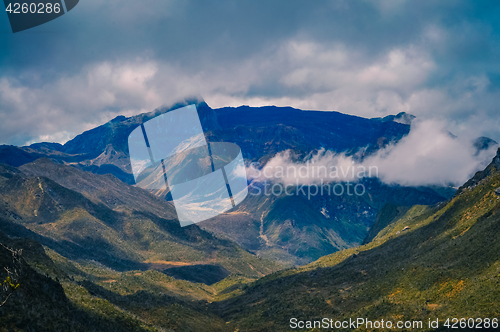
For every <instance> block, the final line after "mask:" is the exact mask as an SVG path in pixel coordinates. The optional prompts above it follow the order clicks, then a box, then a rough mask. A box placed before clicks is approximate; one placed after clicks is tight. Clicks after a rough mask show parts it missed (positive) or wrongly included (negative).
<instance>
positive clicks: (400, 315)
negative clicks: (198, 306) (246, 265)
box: [214, 157, 500, 331]
mask: <svg viewBox="0 0 500 332" xmlns="http://www.w3.org/2000/svg"><path fill="white" fill-rule="evenodd" d="M497 159H498V157H497ZM493 164H494V163H493ZM493 164H492V165H493ZM481 178H482V179H481ZM499 186H500V173H499V171H498V166H491V165H490V167H489V170H488V172H487V174H485V175H484V176H483V177H479V179H478V181H476V182H475V183H474V185H468V186H467V187H465V188H463V189H462V190H460V191H459V192H460V193H461V194H460V195H458V196H457V197H455V198H453V199H452V200H451V201H450V202H448V203H447V204H442V205H441V206H435V207H432V208H430V207H425V206H415V207H413V208H411V209H410V210H408V212H407V213H406V214H404V216H402V217H401V218H400V219H399V220H398V221H396V222H394V223H392V224H390V225H388V226H387V227H386V228H385V229H383V230H382V231H381V232H380V233H379V234H378V235H377V236H376V237H375V238H374V240H373V241H372V242H370V243H368V244H366V245H363V246H360V247H356V248H351V249H347V250H343V251H340V252H337V253H335V254H332V255H329V256H325V257H323V258H321V259H319V260H318V261H316V262H314V263H312V264H310V265H307V266H305V267H302V268H299V269H290V270H286V271H280V272H277V273H274V274H272V275H269V276H267V277H264V278H262V279H260V280H258V281H257V282H255V283H253V284H251V285H249V286H247V287H246V288H244V290H243V293H242V294H241V295H239V296H236V297H234V298H230V299H227V300H225V301H222V302H219V303H217V304H214V306H215V307H216V308H217V310H218V311H219V313H220V315H221V316H222V317H223V318H224V319H225V320H227V321H231V324H232V325H233V326H235V327H238V328H240V329H241V330H242V331H286V330H288V326H289V319H290V318H291V317H296V318H298V319H303V320H312V319H320V318H322V317H329V318H333V319H344V318H349V317H351V318H356V317H368V318H369V319H372V320H376V319H385V320H387V319H389V320H393V321H396V320H399V319H404V320H410V319H417V320H424V321H427V319H428V318H438V317H439V318H444V317H459V318H460V317H499V316H500V309H499V308H500V240H498V238H499V236H500V214H499V209H500V200H499V196H496V195H495V193H494V190H495V189H496V188H498V187H499ZM405 227H410V229H407V230H406V231H403V229H404V228H405Z"/></svg>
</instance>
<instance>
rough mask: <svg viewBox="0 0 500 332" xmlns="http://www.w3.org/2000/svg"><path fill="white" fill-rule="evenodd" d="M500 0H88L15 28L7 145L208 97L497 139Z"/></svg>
mask: <svg viewBox="0 0 500 332" xmlns="http://www.w3.org/2000/svg"><path fill="white" fill-rule="evenodd" d="M499 18H500V3H498V2H496V1H489V2H486V1H467V2H466V1H463V2H461V1H435V0H432V1H421V0H418V1H412V2H409V1H389V0H385V1H354V0H346V1H291V0H286V1H256V0H252V1H201V0H200V1H189V0H179V1H170V0H141V1H139V0H134V1H131V0H82V1H80V3H79V4H78V5H77V7H75V9H73V10H72V11H71V12H69V13H68V14H66V15H63V16H62V17H60V18H58V19H56V20H54V21H52V22H49V23H47V24H44V25H41V26H39V27H35V28H33V29H30V30H26V31H24V32H19V33H16V34H13V33H12V32H11V30H10V26H9V24H8V19H7V15H6V13H4V14H0V143H4V144H16V145H22V144H25V143H26V142H31V141H57V142H64V141H65V140H67V139H69V138H72V137H74V136H75V135H76V134H78V133H80V132H82V131H84V130H86V129H90V128H92V127H95V126H96V125H99V124H102V123H104V122H106V121H108V120H110V119H111V118H113V117H115V116H116V115H119V114H124V115H133V114H137V113H141V112H146V111H151V110H153V109H154V108H157V107H159V106H161V105H164V104H171V103H174V102H175V101H176V100H178V99H180V98H184V97H186V96H189V95H201V96H202V97H203V98H204V99H205V100H206V101H207V103H208V104H209V105H210V106H211V107H214V108H215V107H222V106H238V105H242V104H246V105H251V106H261V105H279V106H293V107H297V108H301V109H315V110H325V111H327V110H338V111H340V112H343V113H349V114H355V115H359V116H364V117H377V116H384V115H388V114H396V113H398V112H401V111H405V112H409V113H412V114H414V115H416V116H417V117H418V118H420V119H422V120H429V119H434V120H436V121H440V123H443V122H444V123H446V126H447V129H448V130H450V131H452V132H453V133H454V134H456V135H465V136H470V137H475V136H476V137H477V136H480V135H486V136H489V137H491V138H493V139H496V140H497V141H500V134H499V133H498V128H499V127H500V112H499V105H500V93H499V92H500V64H499V59H500V40H499V32H500V26H499V25H500V19H499Z"/></svg>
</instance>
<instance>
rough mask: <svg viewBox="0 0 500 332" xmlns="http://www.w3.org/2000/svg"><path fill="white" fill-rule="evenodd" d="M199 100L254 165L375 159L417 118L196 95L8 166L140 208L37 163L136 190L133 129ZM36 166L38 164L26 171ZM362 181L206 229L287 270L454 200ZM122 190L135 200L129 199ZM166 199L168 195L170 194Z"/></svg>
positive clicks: (246, 206)
mask: <svg viewBox="0 0 500 332" xmlns="http://www.w3.org/2000/svg"><path fill="white" fill-rule="evenodd" d="M191 103H195V104H196V105H197V109H198V115H199V117H200V119H201V123H202V126H203V128H204V131H205V136H206V138H207V140H208V141H209V142H218V141H228V142H234V143H236V144H238V145H239V146H240V147H241V149H242V153H243V156H244V158H245V160H246V163H247V164H249V163H250V162H260V163H262V164H264V163H265V162H267V161H268V160H269V159H271V158H272V157H274V156H275V155H276V153H279V152H283V151H287V150H292V151H293V152H294V153H295V154H296V155H297V156H305V155H307V154H309V153H311V152H314V151H318V150H320V149H325V150H328V151H333V152H339V153H345V154H347V155H356V156H358V157H359V156H363V155H369V154H370V153H374V152H376V151H377V150H378V149H380V148H382V147H384V146H386V145H387V144H389V143H391V142H392V143H395V142H397V141H398V140H400V139H401V138H402V137H404V136H405V135H406V134H408V132H409V130H410V126H409V125H408V124H404V123H401V122H402V121H400V119H402V118H408V117H410V116H409V115H404V114H403V115H402V114H398V116H396V117H394V118H387V117H386V118H384V119H383V121H382V120H380V119H365V118H361V117H356V116H351V115H346V114H342V113H339V112H319V111H303V110H299V109H294V108H291V107H274V106H266V107H249V106H241V107H236V108H233V107H225V108H220V109H212V108H210V107H209V106H208V105H207V104H206V103H205V102H204V101H203V100H201V99H191V100H186V101H183V102H180V103H177V104H175V105H173V106H171V107H162V108H159V109H157V110H155V111H153V112H149V113H144V114H140V115H137V116H133V117H124V116H119V117H116V118H115V119H113V120H111V121H109V122H108V123H106V124H104V125H101V126H99V127H96V128H94V129H92V130H89V131H86V132H84V133H82V134H80V135H78V136H76V137H75V138H74V139H72V140H70V141H68V142H67V143H66V144H64V145H60V144H55V143H36V144H33V145H31V146H29V147H13V146H0V162H3V163H7V164H9V165H11V166H16V167H18V166H19V167H21V168H20V169H21V170H22V171H23V172H26V173H27V174H31V175H32V176H43V177H47V178H49V179H51V180H52V181H55V182H56V183H58V184H60V185H62V186H63V187H66V188H68V189H71V190H73V191H76V192H78V193H81V194H83V195H84V196H85V197H86V198H87V199H89V200H90V201H91V202H92V203H94V204H97V206H102V205H104V206H106V207H107V208H109V209H115V205H120V206H121V208H124V209H126V206H132V207H133V208H134V209H139V210H141V209H142V208H140V207H138V205H139V204H138V203H137V202H136V201H135V200H134V199H133V198H134V195H135V191H133V190H132V189H130V188H128V187H120V188H117V187H116V183H107V184H105V183H102V185H105V186H108V184H109V185H110V186H108V187H109V188H110V189H109V190H108V191H106V194H105V195H109V194H110V191H114V193H113V197H112V198H106V197H101V198H99V197H98V196H99V195H101V194H99V193H97V192H96V189H91V188H90V187H91V186H92V185H91V184H90V183H92V181H94V180H92V181H89V180H82V181H74V180H72V179H71V175H69V174H67V175H66V176H64V177H62V178H61V179H59V177H58V176H57V174H58V172H59V171H60V170H56V169H54V170H49V171H45V170H44V167H43V165H38V164H37V163H36V161H38V160H41V159H43V158H48V159H50V160H51V161H52V162H53V163H55V164H61V165H70V166H73V168H77V169H79V170H82V171H86V172H87V173H94V174H101V175H102V174H111V175H113V176H115V177H116V178H118V179H120V180H121V181H122V182H124V183H127V184H133V183H134V178H133V175H132V174H131V166H130V160H129V155H128V147H127V137H128V135H129V134H130V132H132V130H134V129H135V128H136V127H137V126H139V125H140V124H141V123H143V122H145V121H147V120H149V119H151V118H153V117H155V116H157V115H159V114H163V113H165V112H168V111H169V110H172V109H175V108H179V107H182V106H185V105H188V104H191ZM30 163H31V164H32V166H30V167H29V166H26V165H27V164H30ZM65 172H66V171H65ZM65 174H66V173H65ZM89 176H90V175H89ZM64 179H66V180H64ZM101 181H102V180H101ZM363 181H364V184H365V185H366V186H367V188H368V190H367V193H366V194H365V195H363V196H362V197H357V196H354V197H352V196H349V195H347V194H345V195H342V196H335V195H329V196H328V197H327V196H319V195H318V196H316V197H313V198H311V199H309V197H307V199H305V197H304V196H303V195H295V196H294V197H284V196H279V197H274V196H273V197H271V198H269V197H268V196H266V195H260V197H259V196H256V197H248V198H247V199H246V200H245V201H244V202H243V203H242V204H241V205H239V206H238V207H237V208H236V209H235V210H234V211H230V212H229V213H227V214H224V215H221V216H218V217H216V218H213V219H212V220H211V221H210V222H207V223H203V225H202V227H203V229H204V230H205V231H208V232H210V233H215V234H218V235H219V236H222V237H224V238H227V239H230V240H232V241H236V242H237V243H238V244H239V245H241V246H243V248H245V249H246V250H249V251H251V252H253V253H256V254H258V255H259V256H261V257H265V258H270V259H274V260H277V261H278V262H281V263H283V264H285V265H297V264H307V263H310V262H312V261H314V260H316V259H318V258H319V257H321V256H323V255H326V254H330V253H333V252H335V251H337V250H340V249H344V248H348V247H352V246H355V245H358V244H360V243H362V241H363V240H364V238H365V237H366V235H367V232H368V230H369V228H370V227H371V225H372V223H373V222H374V221H375V217H376V215H377V213H378V211H379V210H380V209H381V208H382V207H383V206H384V205H385V204H386V203H394V204H397V205H413V204H434V203H436V202H439V201H443V200H446V199H448V198H449V197H450V195H449V192H448V191H449V190H448V191H447V190H441V189H443V188H410V187H400V186H389V185H386V184H383V183H380V182H379V181H378V180H376V179H366V180H363ZM89 186H90V187H89ZM80 187H81V188H80ZM444 189H446V188H444ZM121 190H124V193H128V194H123V197H122V195H121V194H120V193H119V192H120V191H121ZM161 194H162V195H163V197H165V196H166V193H161ZM452 194H453V193H452ZM125 197H127V198H125ZM112 200H117V203H116V204H115V205H113V204H114V203H112ZM146 201H147V199H145V197H143V199H142V200H141V202H142V203H141V204H145V206H148V204H149V203H147V202H146ZM169 206H170V211H172V213H174V212H173V210H172V209H171V207H172V206H171V205H169ZM299 207H300V208H299ZM151 208H153V207H151ZM153 209H154V211H152V212H153V214H156V213H157V212H158V211H159V210H158V208H153ZM155 211H156V212H155ZM150 212H151V211H150ZM172 213H170V214H169V215H167V216H165V217H164V219H166V220H170V221H173V220H175V219H176V216H175V214H172ZM162 218H163V217H162Z"/></svg>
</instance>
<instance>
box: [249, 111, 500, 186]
mask: <svg viewBox="0 0 500 332" xmlns="http://www.w3.org/2000/svg"><path fill="white" fill-rule="evenodd" d="M496 148H497V147H491V148H490V149H488V150H483V151H481V152H480V153H479V155H475V154H476V149H475V148H474V147H473V145H472V141H471V140H470V139H469V138H459V137H455V136H452V135H451V134H450V133H449V132H448V131H447V130H446V127H445V124H444V123H442V122H438V121H433V120H426V121H415V122H414V124H412V128H411V130H410V133H409V134H408V135H407V136H405V137H403V138H402V139H401V140H400V141H399V142H397V143H396V144H391V145H389V146H387V147H385V148H383V149H381V150H379V151H377V153H375V154H373V155H369V156H367V157H365V158H362V159H361V161H360V159H359V158H358V157H359V156H346V155H345V154H338V153H334V152H331V151H325V150H319V151H318V152H316V153H310V154H309V155H307V156H306V157H304V158H298V157H297V156H296V155H294V154H293V152H291V151H285V152H281V153H278V154H277V155H276V156H275V157H273V158H271V159H270V160H269V161H268V162H267V163H266V164H265V165H264V166H263V167H261V168H258V167H255V166H253V165H252V166H250V167H249V168H248V169H247V174H248V176H249V178H250V179H252V180H256V181H261V182H262V181H271V182H277V183H282V184H283V185H291V184H296V185H313V184H316V185H317V184H321V183H329V182H341V181H351V182H352V181H354V182H356V181H358V180H360V179H361V178H364V177H378V178H379V179H380V180H381V181H382V182H385V183H387V184H391V185H392V184H399V185H404V186H427V185H445V186H448V185H455V186H456V185H460V184H462V183H464V182H465V181H466V180H468V179H469V178H470V177H471V176H472V175H473V174H474V173H475V172H476V171H478V170H480V169H482V168H484V167H485V166H486V165H487V163H488V162H490V161H491V158H492V157H493V156H494V155H495V152H496Z"/></svg>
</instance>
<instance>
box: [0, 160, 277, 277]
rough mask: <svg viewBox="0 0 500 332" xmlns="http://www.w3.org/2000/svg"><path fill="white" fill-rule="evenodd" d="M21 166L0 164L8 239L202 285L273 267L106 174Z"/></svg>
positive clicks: (41, 163)
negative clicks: (183, 221)
mask: <svg viewBox="0 0 500 332" xmlns="http://www.w3.org/2000/svg"><path fill="white" fill-rule="evenodd" d="M23 167H24V168H23V171H21V170H19V169H17V168H14V167H11V166H7V165H0V194H1V196H0V230H1V231H3V232H5V233H6V234H7V235H10V236H17V237H31V238H32V239H35V240H36V241H38V242H40V243H41V244H43V245H44V246H47V247H48V248H51V249H52V250H54V251H55V252H57V253H58V254H60V255H62V256H64V257H66V258H68V259H72V260H77V261H78V260H94V261H96V262H98V263H100V264H103V265H104V266H107V267H109V268H113V269H115V270H118V271H129V270H148V269H155V270H159V271H164V272H165V273H167V274H171V275H174V276H177V277H180V278H184V279H188V280H191V279H190V277H191V276H192V277H193V278H194V279H193V280H194V281H199V282H205V283H214V282H217V281H219V280H221V279H224V278H225V277H226V276H227V275H228V274H232V275H241V276H243V277H246V278H258V277H261V276H263V275H265V274H268V273H270V272H273V271H276V270H278V269H279V265H278V264H277V263H274V262H271V261H267V260H263V259H259V258H257V257H256V256H254V255H252V254H250V253H249V252H248V251H246V250H244V249H242V248H241V247H239V246H238V245H237V244H235V243H234V242H231V241H229V240H221V239H218V238H216V237H214V236H213V235H211V234H209V233H207V232H205V231H203V230H201V229H200V228H199V227H197V226H196V225H191V226H188V227H180V225H179V223H178V221H177V220H176V217H175V210H174V209H173V207H172V206H171V205H170V204H169V203H168V202H166V201H161V200H160V199H157V198H156V197H155V196H153V195H151V194H150V193H148V192H146V191H144V190H142V189H139V188H135V187H131V186H129V185H126V184H124V183H123V182H121V181H120V180H118V179H116V178H114V177H113V176H110V175H96V174H92V173H89V172H84V171H80V170H78V169H76V168H73V167H71V166H64V165H57V164H54V163H52V162H50V161H48V160H37V161H35V162H34V163H33V164H31V165H30V164H28V165H25V166H23ZM35 170H36V171H38V172H39V174H40V175H35V174H34V172H35ZM65 185H66V186H68V187H70V188H71V189H69V188H67V187H65ZM170 269H173V270H172V271H170ZM184 270H186V271H184ZM193 271H194V272H193ZM204 278H206V279H207V280H205V279H204Z"/></svg>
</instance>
